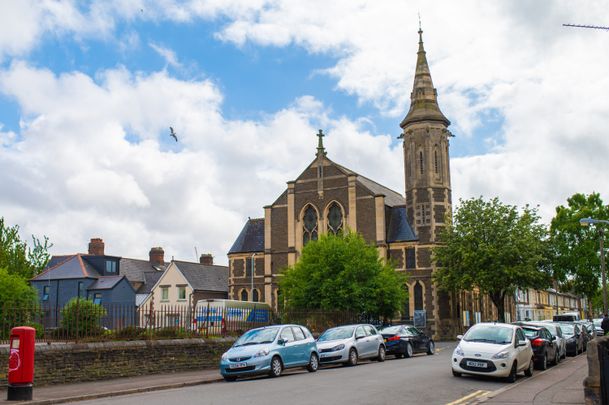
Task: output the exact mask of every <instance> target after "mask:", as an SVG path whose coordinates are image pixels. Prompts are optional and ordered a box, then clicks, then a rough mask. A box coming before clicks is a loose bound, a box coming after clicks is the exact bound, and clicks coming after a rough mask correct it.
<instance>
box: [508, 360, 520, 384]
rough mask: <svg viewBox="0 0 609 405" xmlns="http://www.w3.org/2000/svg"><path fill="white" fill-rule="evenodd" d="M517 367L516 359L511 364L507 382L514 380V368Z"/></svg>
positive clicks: (513, 381)
mask: <svg viewBox="0 0 609 405" xmlns="http://www.w3.org/2000/svg"><path fill="white" fill-rule="evenodd" d="M517 369H518V368H517V367H516V361H514V364H512V369H511V370H510V375H508V376H507V378H506V380H507V382H509V383H510V384H512V383H515V382H516V370H517Z"/></svg>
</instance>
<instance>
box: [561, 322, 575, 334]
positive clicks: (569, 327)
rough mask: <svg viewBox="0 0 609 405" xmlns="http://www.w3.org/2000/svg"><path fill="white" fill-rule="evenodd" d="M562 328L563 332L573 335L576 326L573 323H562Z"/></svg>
mask: <svg viewBox="0 0 609 405" xmlns="http://www.w3.org/2000/svg"><path fill="white" fill-rule="evenodd" d="M560 327H561V329H562V333H563V334H564V335H567V336H571V335H573V334H574V332H573V329H574V328H575V327H574V326H573V325H570V324H568V323H565V324H562V325H560Z"/></svg>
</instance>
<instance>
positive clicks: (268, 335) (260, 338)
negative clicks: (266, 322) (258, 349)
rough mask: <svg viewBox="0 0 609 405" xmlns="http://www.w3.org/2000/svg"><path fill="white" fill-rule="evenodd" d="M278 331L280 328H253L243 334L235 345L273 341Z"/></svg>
mask: <svg viewBox="0 0 609 405" xmlns="http://www.w3.org/2000/svg"><path fill="white" fill-rule="evenodd" d="M277 332H279V328H264V329H252V330H250V331H247V332H245V333H244V334H243V335H241V337H240V338H239V339H238V340H237V341H236V342H235V344H234V347H239V346H251V345H259V344H264V343H273V341H274V340H275V337H276V336H277Z"/></svg>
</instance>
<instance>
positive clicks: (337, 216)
mask: <svg viewBox="0 0 609 405" xmlns="http://www.w3.org/2000/svg"><path fill="white" fill-rule="evenodd" d="M342 230H343V211H342V210H341V209H340V207H339V206H338V204H337V203H335V202H333V203H332V205H331V206H330V209H329V210H328V232H329V233H333V234H334V235H338V234H339V233H340V232H341V231H342Z"/></svg>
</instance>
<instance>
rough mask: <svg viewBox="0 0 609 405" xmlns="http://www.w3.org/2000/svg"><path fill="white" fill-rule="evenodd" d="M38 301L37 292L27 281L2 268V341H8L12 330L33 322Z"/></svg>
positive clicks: (0, 327) (0, 321)
mask: <svg viewBox="0 0 609 405" xmlns="http://www.w3.org/2000/svg"><path fill="white" fill-rule="evenodd" d="M37 300H38V294H37V293H36V290H35V289H34V288H32V287H30V286H29V285H28V283H27V281H26V280H25V279H23V278H22V277H21V276H19V275H16V274H10V273H9V272H8V270H7V269H6V268H0V339H6V338H7V337H8V335H9V332H10V330H11V328H14V327H15V326H23V325H28V324H29V323H30V322H31V321H32V320H33V318H34V315H35V313H36V302H37Z"/></svg>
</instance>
